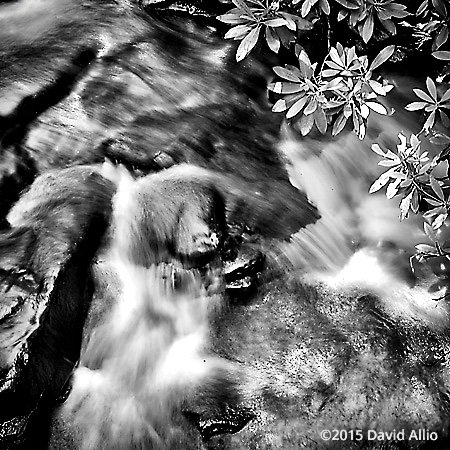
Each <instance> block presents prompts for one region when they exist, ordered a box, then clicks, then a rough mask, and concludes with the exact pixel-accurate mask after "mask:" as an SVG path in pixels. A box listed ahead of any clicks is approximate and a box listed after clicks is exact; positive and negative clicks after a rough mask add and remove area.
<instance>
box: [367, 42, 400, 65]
mask: <svg viewBox="0 0 450 450" xmlns="http://www.w3.org/2000/svg"><path fill="white" fill-rule="evenodd" d="M394 50H395V45H388V46H387V47H385V48H383V50H381V52H380V53H378V55H377V56H375V58H374V60H373V61H372V64H371V65H370V70H375V69H376V68H377V67H380V66H381V64H383V63H384V62H386V61H387V60H388V59H389V58H390V57H391V56H392V54H393V53H394Z"/></svg>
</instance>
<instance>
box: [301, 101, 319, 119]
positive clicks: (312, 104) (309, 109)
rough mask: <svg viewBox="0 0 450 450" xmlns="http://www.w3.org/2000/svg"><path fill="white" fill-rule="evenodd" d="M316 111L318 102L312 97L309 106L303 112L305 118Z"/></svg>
mask: <svg viewBox="0 0 450 450" xmlns="http://www.w3.org/2000/svg"><path fill="white" fill-rule="evenodd" d="M316 109H317V100H316V99H315V98H314V97H311V99H310V101H309V103H308V105H307V106H306V108H305V110H304V111H303V114H304V115H305V116H308V115H309V114H312V113H313V112H314V111H315V110H316Z"/></svg>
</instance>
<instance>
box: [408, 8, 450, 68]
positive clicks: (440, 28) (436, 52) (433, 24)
mask: <svg viewBox="0 0 450 450" xmlns="http://www.w3.org/2000/svg"><path fill="white" fill-rule="evenodd" d="M449 11H450V8H449V9H447V6H446V2H445V1H444V0H431V1H429V0H424V1H423V2H422V4H421V5H420V6H419V9H418V10H417V12H416V15H417V16H418V17H421V18H423V19H425V22H424V23H423V24H422V25H420V26H419V30H420V33H421V41H422V42H421V44H423V43H424V42H426V41H427V40H430V39H432V41H433V42H432V45H431V50H432V55H433V56H434V57H435V58H437V59H443V60H450V51H446V50H442V47H443V46H444V44H446V43H447V41H448V37H449V27H450V12H449Z"/></svg>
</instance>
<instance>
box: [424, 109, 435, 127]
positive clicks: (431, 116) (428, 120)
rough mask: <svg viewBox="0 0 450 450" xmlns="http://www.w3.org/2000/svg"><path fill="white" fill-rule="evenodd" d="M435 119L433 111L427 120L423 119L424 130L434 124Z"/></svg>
mask: <svg viewBox="0 0 450 450" xmlns="http://www.w3.org/2000/svg"><path fill="white" fill-rule="evenodd" d="M435 119H436V112H435V111H433V112H432V113H431V114H430V115H429V116H428V118H427V120H426V121H425V123H424V124H423V129H424V130H429V129H430V128H431V127H432V126H433V125H434V121H435Z"/></svg>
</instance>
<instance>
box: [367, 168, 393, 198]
mask: <svg viewBox="0 0 450 450" xmlns="http://www.w3.org/2000/svg"><path fill="white" fill-rule="evenodd" d="M389 179H390V178H389V174H388V172H384V173H382V174H381V175H380V176H379V177H378V178H377V179H376V180H375V181H374V182H373V183H372V185H371V186H370V188H369V194H373V193H374V192H377V191H379V190H380V189H381V188H382V187H383V186H385V185H386V184H387V183H388V181H389Z"/></svg>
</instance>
